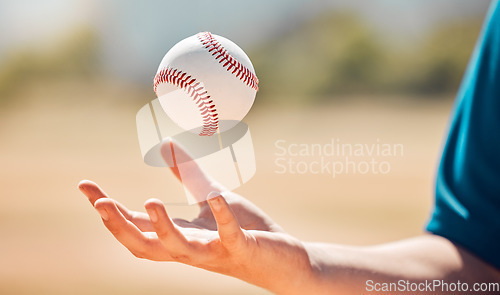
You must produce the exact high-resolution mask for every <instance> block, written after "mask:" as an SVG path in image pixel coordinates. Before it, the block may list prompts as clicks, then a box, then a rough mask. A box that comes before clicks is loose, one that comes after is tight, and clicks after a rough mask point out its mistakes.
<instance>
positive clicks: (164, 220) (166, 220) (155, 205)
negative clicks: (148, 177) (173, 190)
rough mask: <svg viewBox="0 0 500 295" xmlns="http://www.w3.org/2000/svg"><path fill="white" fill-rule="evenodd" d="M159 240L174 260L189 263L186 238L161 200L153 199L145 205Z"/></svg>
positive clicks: (188, 248) (188, 247) (188, 249)
mask: <svg viewBox="0 0 500 295" xmlns="http://www.w3.org/2000/svg"><path fill="white" fill-rule="evenodd" d="M144 207H145V208H146V211H147V212H148V215H149V218H150V220H151V224H152V225H153V228H154V230H155V232H156V234H157V235H158V239H159V240H160V241H161V243H162V244H163V246H164V247H165V248H167V250H168V252H169V253H170V255H171V256H172V258H173V259H174V260H177V261H179V262H185V263H188V262H189V254H190V252H191V251H190V250H191V249H190V246H189V242H188V240H187V239H186V237H185V236H184V235H183V234H182V233H181V232H180V231H179V229H178V228H177V227H176V226H175V225H174V223H173V222H172V220H171V219H170V217H169V216H168V214H167V211H166V210H165V206H164V205H163V203H162V202H161V201H160V200H156V199H151V200H148V201H146V204H144Z"/></svg>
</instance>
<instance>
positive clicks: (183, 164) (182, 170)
mask: <svg viewBox="0 0 500 295" xmlns="http://www.w3.org/2000/svg"><path fill="white" fill-rule="evenodd" d="M161 154H162V157H163V159H164V160H165V162H166V163H167V165H169V166H170V167H171V170H172V172H173V173H174V174H175V176H176V177H177V178H178V179H179V180H180V181H181V182H182V184H183V185H184V186H185V187H186V188H187V189H188V190H189V191H190V192H191V194H192V195H193V196H194V198H195V199H196V200H197V201H198V202H199V205H200V206H201V207H203V206H206V203H200V202H203V201H205V200H206V196H207V195H208V193H210V192H211V191H220V190H223V188H222V186H221V185H220V184H218V183H216V182H215V181H213V180H212V179H211V178H210V177H209V176H208V175H207V174H206V173H205V172H204V171H203V169H202V168H201V167H200V166H199V165H198V163H197V162H196V160H194V159H193V158H192V157H191V156H190V155H189V154H188V153H187V151H186V150H185V149H184V148H183V147H182V146H181V145H180V144H179V143H177V142H176V141H174V140H173V139H170V138H168V139H166V140H165V141H164V143H163V144H162V147H161Z"/></svg>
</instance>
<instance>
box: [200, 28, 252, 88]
mask: <svg viewBox="0 0 500 295" xmlns="http://www.w3.org/2000/svg"><path fill="white" fill-rule="evenodd" d="M196 36H197V37H198V39H199V40H200V42H201V44H203V46H204V47H205V48H206V49H207V50H208V52H210V53H211V54H212V56H214V57H215V59H216V60H218V61H219V63H220V64H222V67H224V68H226V70H227V71H228V72H231V74H233V75H236V77H237V78H239V79H240V80H241V81H243V83H245V84H246V85H248V86H250V87H251V88H253V89H255V91H258V90H259V86H258V84H259V79H258V78H257V76H256V75H255V74H254V73H252V72H251V71H250V70H249V69H248V68H247V67H245V66H244V65H243V64H241V63H240V62H239V61H238V60H237V59H235V58H234V57H233V56H232V55H231V54H229V52H227V50H226V49H225V48H224V46H222V44H220V43H219V41H217V39H215V37H214V36H212V34H211V33H210V32H202V33H198V34H197V35H196Z"/></svg>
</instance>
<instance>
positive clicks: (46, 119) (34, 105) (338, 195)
mask: <svg viewBox="0 0 500 295" xmlns="http://www.w3.org/2000/svg"><path fill="white" fill-rule="evenodd" d="M127 93H128V94H127ZM125 94H126V97H123V96H125ZM134 95H135V94H134V93H133V92H130V91H128V90H127V89H123V88H121V87H120V86H119V85H115V86H109V85H108V86H104V84H97V85H93V84H92V85H87V86H85V85H82V84H75V85H72V84H61V86H57V87H55V86H54V87H49V88H47V87H38V88H37V87H33V88H32V89H30V90H26V91H23V93H22V96H23V97H24V98H23V100H22V101H19V102H18V103H15V104H13V105H10V106H8V107H4V108H2V109H1V111H0V114H1V116H0V136H1V138H2V140H1V141H0V149H1V150H0V163H1V166H2V168H1V170H0V196H1V198H0V235H1V236H2V242H1V243H0V293H1V294H138V293H140V294H265V293H266V291H264V290H261V289H259V288H257V287H253V286H250V285H248V284H246V283H243V282H240V281H238V280H236V279H232V278H228V277H224V276H221V275H216V274H212V273H209V272H206V271H202V270H198V269H194V268H190V267H187V266H184V265H180V264H174V263H155V262H150V261H145V260H139V259H136V258H134V257H133V256H132V255H131V254H130V253H128V251H127V250H126V249H125V248H124V247H122V246H121V245H119V244H118V242H117V241H115V240H114V239H113V238H112V236H111V234H109V233H108V232H107V230H106V229H105V228H104V226H102V224H101V222H100V220H99V217H98V214H97V213H96V212H94V211H93V209H92V208H91V206H90V205H89V203H88V202H87V200H86V199H85V197H84V196H83V195H81V194H80V192H79V191H78V190H77V188H76V185H77V183H78V182H79V181H80V180H81V179H91V180H94V181H96V182H97V183H99V184H100V185H101V186H102V187H103V188H104V189H105V190H106V191H107V192H108V193H109V194H110V196H112V197H114V198H116V199H118V200H119V201H120V202H122V203H124V204H126V205H127V206H129V208H132V209H135V210H142V208H143V207H142V204H143V203H144V201H145V200H146V199H148V198H150V197H158V198H160V199H164V200H166V201H168V198H169V195H170V196H175V195H178V194H182V189H181V187H180V186H179V184H178V183H177V181H176V180H175V179H174V177H173V175H171V174H170V172H169V171H168V170H166V169H161V168H152V167H148V166H146V165H145V164H144V163H143V162H142V159H141V157H140V151H139V146H138V142H137V138H136V131H135V114H136V111H137V110H138V108H139V107H140V106H141V105H142V103H146V102H147V101H148V98H144V101H140V102H137V101H136V102H134V103H130V99H131V97H133V96H134ZM44 98H46V99H44ZM257 99H258V98H257ZM450 107H451V100H450V99H441V100H438V101H436V100H425V99H420V100H411V99H403V98H398V97H392V98H385V97H356V98H343V99H341V100H339V102H337V103H334V102H332V103H328V104H326V105H325V104H323V105H318V106H314V105H309V106H298V105H291V106H287V105H286V104H282V105H266V104H258V106H257V107H256V108H255V109H254V110H252V111H251V112H250V114H249V116H248V118H247V120H246V122H247V123H248V125H249V126H250V130H251V134H252V137H253V142H254V145H255V146H254V147H255V152H256V159H257V173H256V175H255V176H254V178H253V179H252V180H251V181H250V182H248V183H247V184H245V185H244V186H243V187H241V188H239V189H238V191H239V192H240V193H241V194H243V195H244V196H246V197H247V198H249V199H250V200H252V201H253V202H255V203H256V204H257V205H259V206H260V207H262V208H263V209H264V210H265V211H266V212H268V213H269V214H270V215H271V216H272V217H273V218H274V219H275V220H276V221H277V222H278V223H280V224H281V225H282V226H283V227H284V228H285V229H286V230H287V231H289V232H290V233H291V234H293V235H295V236H297V237H299V238H301V239H303V240H307V241H325V242H334V243H347V244H356V245H368V244H374V243H381V242H387V241H392V240H396V239H401V238H406V237H410V236H413V235H418V234H421V232H422V228H423V226H424V223H425V221H426V219H427V216H428V212H429V208H430V206H431V203H432V186H433V174H434V169H435V164H436V161H437V159H438V155H439V151H440V144H441V139H442V136H443V132H444V130H445V127H446V122H447V115H448V112H449V110H450ZM331 138H336V139H340V140H341V141H342V142H344V143H367V144H371V143H376V140H377V139H379V140H380V141H383V142H387V143H400V144H403V145H404V156H403V157H393V158H387V160H388V161H389V162H390V164H391V171H390V173H388V174H386V175H380V174H379V175H374V174H366V175H360V174H357V175H356V174H343V175H338V176H337V177H335V178H332V177H331V175H313V174H304V175H297V174H294V175H292V174H277V173H276V172H275V171H276V170H277V169H278V167H277V166H276V164H275V163H274V161H275V160H276V157H277V156H276V155H275V154H276V153H277V152H279V151H278V149H277V148H276V147H275V142H276V141H277V140H285V141H286V142H287V143H305V144H311V143H322V144H324V143H328V142H330V140H331ZM169 210H170V213H171V214H172V216H175V217H180V216H182V217H193V216H194V215H195V214H196V207H195V206H192V207H188V206H185V207H180V206H170V207H169Z"/></svg>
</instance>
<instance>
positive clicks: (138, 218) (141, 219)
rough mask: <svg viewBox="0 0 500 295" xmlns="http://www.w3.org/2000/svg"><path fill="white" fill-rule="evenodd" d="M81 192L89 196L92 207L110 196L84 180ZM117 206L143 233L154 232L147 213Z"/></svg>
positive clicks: (117, 204)
mask: <svg viewBox="0 0 500 295" xmlns="http://www.w3.org/2000/svg"><path fill="white" fill-rule="evenodd" d="M78 188H79V189H80V191H81V192H82V193H83V194H84V195H85V196H87V198H88V199H89V201H90V203H91V204H92V206H94V204H95V202H96V201H97V200H99V199H102V198H109V197H108V195H107V194H106V193H105V192H104V191H103V190H102V189H101V188H100V187H99V186H98V185H97V184H96V183H94V182H92V181H90V180H82V181H81V182H80V183H79V184H78ZM115 204H116V206H117V208H118V210H120V212H121V213H122V215H123V216H124V217H125V218H126V219H127V220H129V221H131V222H132V223H134V224H135V225H136V226H137V227H138V228H139V229H140V230H141V231H152V230H153V226H152V225H151V222H150V221H149V216H148V215H147V214H146V213H142V212H135V211H130V210H129V209H127V207H125V206H124V205H122V204H120V203H118V202H116V201H115Z"/></svg>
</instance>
